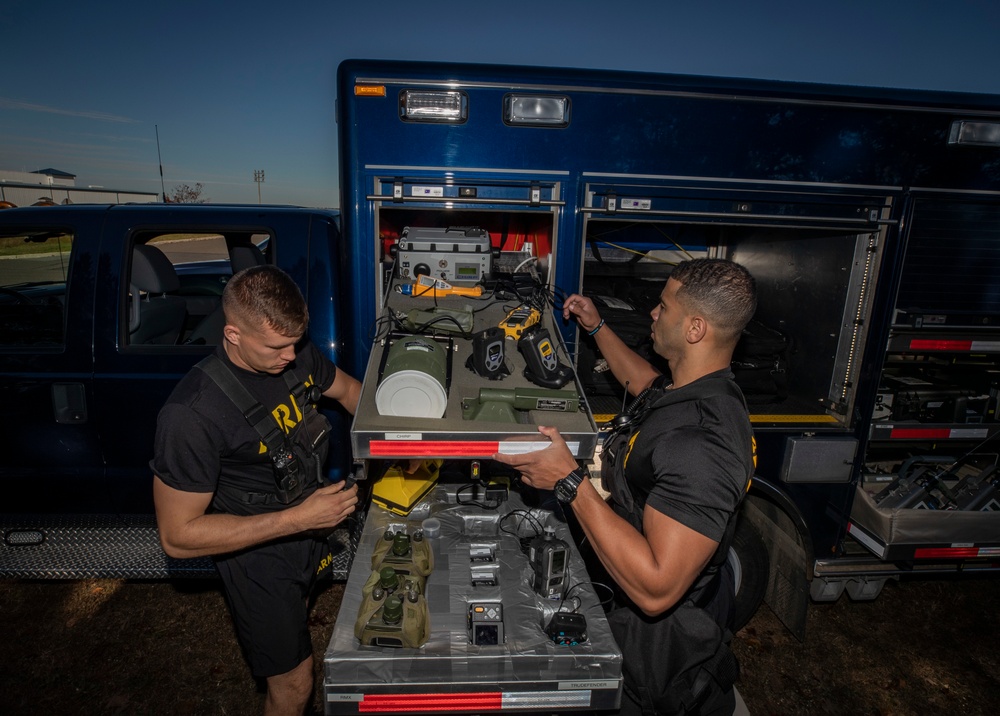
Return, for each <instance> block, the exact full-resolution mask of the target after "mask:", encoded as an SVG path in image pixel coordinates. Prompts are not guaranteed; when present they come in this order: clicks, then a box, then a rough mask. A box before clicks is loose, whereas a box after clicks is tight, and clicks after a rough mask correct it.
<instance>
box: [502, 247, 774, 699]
mask: <svg viewBox="0 0 1000 716" xmlns="http://www.w3.org/2000/svg"><path fill="white" fill-rule="evenodd" d="M755 310H756V288H755V283H754V280H753V277H752V276H751V275H750V274H749V272H748V271H747V270H746V269H745V268H743V267H742V266H740V265H738V264H735V263H733V262H731V261H727V260H723V259H696V260H692V261H685V262H683V263H681V264H679V265H678V266H677V267H676V268H675V269H674V270H673V272H672V273H671V275H670V277H669V278H668V280H667V283H666V285H665V286H664V288H663V291H662V292H661V294H660V301H659V304H658V305H657V306H656V307H655V308H654V309H653V310H652V313H651V315H652V326H651V333H652V339H653V348H654V350H655V351H656V353H657V354H658V355H660V356H662V357H663V358H666V359H667V362H668V364H669V368H670V380H671V381H672V382H671V383H670V384H669V385H667V384H666V383H667V379H666V377H665V376H662V375H660V373H659V371H658V370H657V369H656V368H654V367H653V366H652V365H651V364H650V363H649V362H648V361H646V360H645V359H644V358H642V357H641V356H639V355H638V354H637V353H636V352H634V351H633V350H631V349H630V348H629V347H628V346H626V345H625V344H624V343H623V342H622V341H621V339H619V338H618V336H616V335H615V334H614V332H613V331H612V330H611V329H610V328H609V327H608V326H606V325H605V323H604V321H603V320H602V319H601V317H600V315H599V313H598V311H597V309H596V308H595V306H594V304H593V302H592V301H591V300H590V299H588V298H586V297H584V296H581V295H576V294H574V295H571V296H569V297H568V298H567V299H566V301H565V303H564V305H563V317H564V318H566V319H568V318H569V317H570V316H572V317H574V318H575V319H576V320H577V322H578V324H579V325H580V327H581V328H582V329H583V330H584V331H586V332H587V333H588V334H589V335H591V336H593V337H594V339H595V340H596V342H597V346H598V348H599V349H600V352H601V354H602V355H603V356H604V357H605V358H606V359H607V361H608V365H609V367H610V368H611V371H612V373H613V374H614V376H615V378H616V379H617V380H618V381H619V382H620V383H621V384H623V385H624V386H625V387H626V388H627V389H628V391H629V392H630V393H632V394H633V395H635V396H638V397H637V400H636V401H635V403H636V405H634V406H633V409H632V410H631V411H629V412H630V414H629V415H628V416H627V417H626V418H623V419H622V420H621V421H620V423H621V429H619V430H617V431H615V433H614V434H613V436H611V437H609V438H606V439H605V442H604V447H603V452H602V479H604V480H605V484H606V485H607V486H608V487H609V489H610V492H611V500H610V503H608V502H605V501H604V498H603V497H602V496H601V495H600V493H599V492H598V491H597V490H596V489H595V488H594V486H593V485H592V484H591V483H590V482H589V481H588V480H584V479H582V478H581V477H580V475H579V473H578V472H577V464H576V461H575V460H574V458H573V455H572V454H571V453H570V451H569V449H568V448H567V447H566V443H565V441H564V440H563V439H562V437H561V436H560V435H559V432H558V430H556V429H555V428H551V427H539V432H541V433H542V434H543V435H545V436H547V437H548V438H550V440H551V443H552V444H551V445H550V446H549V447H547V448H545V449H544V450H540V451H537V452H531V453H527V454H524V455H502V454H497V455H494V459H495V460H498V461H500V462H504V463H506V464H508V465H511V466H512V467H514V468H515V469H517V470H518V471H519V472H520V473H521V479H522V480H524V482H526V483H528V484H529V485H531V486H533V487H536V488H540V489H554V490H555V494H556V497H557V498H558V499H559V500H560V501H561V502H562V503H563V504H564V505H569V506H570V507H571V508H572V511H573V514H574V516H575V518H576V520H577V521H578V523H579V525H580V527H581V529H582V530H583V533H584V534H585V535H586V537H587V540H588V542H589V546H590V548H591V549H592V550H593V552H594V554H595V555H596V557H597V558H598V559H599V560H600V562H601V565H602V566H603V567H604V568H605V569H606V570H607V572H608V574H609V576H610V577H611V578H612V579H613V580H614V582H615V585H616V587H617V590H618V596H619V599H618V601H617V603H618V604H619V605H620V608H618V609H616V610H614V611H612V612H611V613H610V614H609V622H610V624H611V627H612V631H613V633H614V634H615V637H616V640H617V641H618V644H619V646H620V647H621V648H622V652H623V656H624V663H623V674H624V679H625V694H624V696H623V699H622V710H621V713H623V714H626V713H627V714H633V713H635V714H638V713H664V714H667V713H669V714H674V713H713V714H715V713H718V714H722V713H733V711H734V706H735V705H736V704H737V701H736V698H735V693H734V690H733V688H732V683H733V681H734V680H735V678H736V673H737V667H736V664H735V659H734V657H732V656H731V653H730V652H729V650H728V648H727V647H726V645H725V643H724V630H725V628H726V626H727V625H726V623H725V622H726V617H727V614H726V612H727V611H728V609H727V608H726V606H727V605H726V604H725V603H724V600H725V597H726V596H727V595H729V596H730V597H731V594H732V585H731V584H728V585H723V584H721V583H722V582H723V581H725V580H723V579H722V577H721V576H720V574H721V572H722V569H721V568H722V563H724V561H725V551H726V550H725V543H726V540H727V537H728V536H730V535H731V530H732V526H733V525H734V519H733V516H734V514H735V512H736V509H737V507H738V505H739V503H740V500H741V498H742V497H743V495H744V493H745V491H746V489H747V487H748V486H749V480H750V477H751V475H752V473H753V468H754V464H753V436H752V433H751V429H750V421H749V417H748V414H747V409H746V403H745V402H744V400H743V396H742V393H741V392H740V390H739V388H738V387H737V386H736V384H735V382H734V381H733V375H732V372H731V371H730V363H731V361H732V353H733V349H734V348H735V346H736V343H737V341H738V340H739V337H740V334H741V332H742V330H743V328H744V327H745V326H746V324H747V322H748V321H749V320H750V318H751V317H752V316H753V313H754V311H755ZM720 545H722V546H720ZM730 581H731V580H730ZM704 665H709V666H708V667H707V668H708V671H706V670H705V669H703V668H702V666H704ZM716 667H718V668H716Z"/></svg>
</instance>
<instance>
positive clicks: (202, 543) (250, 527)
mask: <svg viewBox="0 0 1000 716" xmlns="http://www.w3.org/2000/svg"><path fill="white" fill-rule="evenodd" d="M301 531H302V529H301V528H300V527H299V526H298V525H297V524H296V523H295V521H294V513H293V512H292V510H279V511H277V512H268V513H265V514H261V515H227V514H222V513H213V514H206V515H201V516H199V517H196V518H194V519H192V520H191V521H190V522H187V523H186V524H184V525H183V526H182V527H180V528H178V529H172V530H170V531H169V533H168V532H165V531H164V530H162V529H161V531H160V534H161V541H162V542H163V548H164V551H166V552H167V554H169V555H170V556H171V557H174V558H177V559H187V558H191V557H205V556H210V555H219V554H227V553H229V552H236V551H239V550H241V549H245V548H246V547H252V546H253V545H256V544H260V543H262V542H268V541H270V540H273V539H278V538H280V537H287V536H289V535H292V534H296V533H298V532H301Z"/></svg>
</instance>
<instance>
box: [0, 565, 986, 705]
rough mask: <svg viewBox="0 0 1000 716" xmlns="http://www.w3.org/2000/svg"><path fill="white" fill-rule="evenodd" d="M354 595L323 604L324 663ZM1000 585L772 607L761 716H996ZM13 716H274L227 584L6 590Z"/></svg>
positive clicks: (758, 692) (0, 682)
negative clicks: (797, 623) (266, 708)
mask: <svg viewBox="0 0 1000 716" xmlns="http://www.w3.org/2000/svg"><path fill="white" fill-rule="evenodd" d="M342 595H343V585H342V584H336V585H331V586H328V587H327V588H326V589H324V590H323V591H322V592H321V593H320V594H319V595H318V597H317V600H316V606H315V608H314V610H313V612H312V614H313V616H312V623H311V629H312V634H313V646H314V650H315V653H316V655H317V668H316V673H317V704H319V703H321V700H320V699H319V698H318V697H319V695H320V694H321V683H322V672H321V663H320V662H321V660H322V654H323V651H324V650H325V648H326V645H327V642H328V641H329V638H330V633H331V630H332V628H333V624H334V621H335V619H336V615H337V610H338V609H339V606H340V600H341V597H342ZM998 607H1000V580H996V579H980V580H973V579H967V580H960V581H954V580H935V581H920V582H904V583H900V584H897V583H890V584H888V585H887V586H886V588H885V590H884V591H883V593H882V595H881V596H880V597H879V598H878V599H877V600H875V601H874V602H851V601H849V600H848V599H847V598H846V597H844V598H842V599H841V600H840V601H839V602H837V603H835V604H814V605H811V606H810V607H809V622H808V626H807V634H806V639H805V641H803V642H799V641H797V640H796V639H795V638H794V637H793V636H791V634H789V633H788V632H787V631H786V630H785V629H784V627H783V626H781V624H780V623H779V622H778V620H777V619H776V618H775V617H774V615H773V614H772V613H771V612H770V610H769V609H767V608H766V607H764V608H762V609H761V610H760V612H758V614H757V615H756V616H755V617H754V619H753V620H752V621H751V622H750V624H748V625H747V626H746V627H745V628H744V629H743V630H742V631H741V632H740V633H739V634H737V636H736V639H735V650H736V653H737V655H738V656H739V658H740V663H741V668H742V674H743V675H742V678H741V681H740V683H739V689H740V692H741V693H742V694H743V696H744V699H745V700H746V702H747V705H748V707H749V709H750V712H751V713H752V714H755V715H756V716H760V715H762V714H789V715H795V716H798V715H800V714H851V716H863V715H865V714H878V715H879V716H902V715H904V714H914V715H921V716H922V715H924V714H955V713H960V714H984V715H985V714H991V715H992V714H995V713H997V710H998V709H1000V649H998V647H997V645H998V639H1000V626H998V618H997V609H998ZM0 693H2V694H3V706H2V709H3V712H4V713H6V714H11V715H21V714H24V715H26V716H27V715H31V716H35V715H36V714H74V715H80V716H87V715H89V714H94V715H95V716H96V715H98V714H99V715H101V716H108V715H113V714H130V715H137V714H178V715H185V714H227V715H230V714H231V715H233V716H236V715H239V714H258V713H260V708H261V702H262V693H261V691H260V690H259V688H258V685H257V684H256V683H255V681H254V679H253V678H252V677H251V676H250V673H249V671H248V669H247V667H246V665H245V664H244V662H243V659H242V656H241V655H240V651H239V647H238V646H237V644H236V640H235V638H234V636H233V631H232V627H231V625H230V623H229V616H228V613H227V611H226V607H225V603H224V601H223V598H222V596H221V594H220V592H219V591H218V588H217V584H216V583H214V582H211V581H205V582H174V583H165V582H160V583H145V582H128V581H122V580H81V581H71V582H29V581H7V582H0Z"/></svg>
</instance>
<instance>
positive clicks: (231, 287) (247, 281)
mask: <svg viewBox="0 0 1000 716" xmlns="http://www.w3.org/2000/svg"><path fill="white" fill-rule="evenodd" d="M222 311H223V313H225V314H226V322H227V323H232V324H235V325H237V326H239V327H240V328H255V327H258V326H261V325H263V324H267V325H269V326H270V327H271V328H272V329H273V330H275V331H277V332H278V333H280V334H281V335H283V336H290V337H293V336H301V335H303V334H305V332H306V326H307V325H308V324H309V309H308V308H307V307H306V301H305V299H304V298H303V297H302V291H300V290H299V287H298V286H297V285H296V283H295V282H294V281H293V280H292V278H291V276H289V275H288V274H287V273H285V272H284V271H282V270H281V269H280V268H278V267H277V266H272V265H270V264H266V265H264V266H252V267H250V268H247V269H243V270H242V271H240V272H239V273H237V274H236V275H235V276H233V277H232V278H231V279H230V280H229V283H227V284H226V288H225V290H224V291H223V292H222Z"/></svg>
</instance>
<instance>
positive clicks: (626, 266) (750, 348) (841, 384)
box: [578, 180, 891, 430]
mask: <svg viewBox="0 0 1000 716" xmlns="http://www.w3.org/2000/svg"><path fill="white" fill-rule="evenodd" d="M587 196H588V204H589V207H590V211H589V212H588V218H587V221H586V224H585V242H586V253H585V255H584V261H583V271H582V273H583V291H584V293H585V294H587V295H590V296H591V297H592V298H595V300H596V302H597V303H598V306H599V308H600V309H601V310H602V311H603V313H602V315H605V318H606V320H607V321H608V323H609V324H611V325H612V327H613V328H615V329H616V330H618V332H619V335H621V336H622V338H623V339H624V340H625V341H626V343H628V344H630V345H631V346H632V347H633V348H635V349H636V350H638V352H639V353H640V354H642V355H644V356H646V357H647V358H650V359H652V360H653V361H654V363H656V365H657V366H658V367H659V368H660V369H661V370H663V371H664V372H669V368H668V367H667V366H666V364H665V362H663V361H662V360H660V359H659V358H658V357H657V356H655V355H654V354H653V353H652V343H651V339H650V336H649V331H650V326H651V323H652V319H651V318H650V316H649V312H650V310H651V309H652V308H653V307H654V306H655V305H656V303H657V302H658V300H659V294H660V291H661V290H662V288H663V285H664V282H665V281H666V279H667V278H668V277H669V275H670V271H671V269H672V267H673V265H674V264H676V263H677V262H679V261H683V260H685V259H688V258H696V257H704V256H710V257H720V258H729V259H732V260H734V261H737V262H739V263H741V264H743V265H744V266H746V267H747V268H748V269H749V270H750V272H751V273H752V274H753V276H754V277H755V279H756V281H757V290H758V308H757V313H756V315H755V316H754V321H753V323H752V324H751V326H749V327H748V329H747V331H745V332H744V338H743V339H742V340H741V344H740V346H738V347H737V350H736V353H735V355H734V362H733V369H734V373H735V374H736V379H737V383H739V384H740V386H741V388H742V389H743V391H744V394H745V395H746V397H747V402H748V404H749V406H750V410H751V414H752V416H751V417H752V420H753V423H754V428H755V430H760V429H761V428H766V427H767V426H772V425H781V426H783V427H786V428H787V427H788V426H789V425H795V424H799V425H802V426H815V427H816V429H823V430H843V429H845V428H850V427H851V426H852V424H853V420H854V418H853V415H852V414H853V406H854V402H855V393H854V389H855V387H856V385H857V374H858V371H859V367H860V351H861V347H862V346H864V343H865V338H866V336H867V331H868V326H869V323H870V321H869V317H870V313H871V300H872V299H871V287H872V285H873V276H874V275H875V274H876V273H877V271H878V269H879V263H880V261H881V249H882V245H883V241H882V235H883V232H884V230H885V225H886V224H887V223H889V222H887V221H885V220H884V217H885V216H887V215H888V212H889V207H890V204H891V202H890V199H889V198H888V197H886V196H884V195H883V196H878V195H875V196H866V195H861V194H848V193H845V194H841V195H830V194H825V195H823V196H819V195H810V194H806V193H793V192H791V191H789V190H788V189H787V188H779V187H775V186H770V187H768V186H764V185H762V186H759V187H757V188H755V189H754V190H749V189H747V188H743V187H738V188H737V187H725V186H714V187H711V189H707V188H696V187H692V186H680V185H668V184H659V185H657V184H652V183H638V182H637V183H634V184H624V182H623V180H618V181H616V183H615V184H591V185H589V186H588V192H587ZM619 321H620V324H619ZM579 340H580V345H579V355H580V358H579V361H580V362H579V364H578V371H579V377H580V380H581V382H582V383H583V384H584V386H585V388H586V390H587V392H588V397H589V400H590V402H591V405H592V407H593V409H594V412H595V414H597V415H598V421H599V422H600V420H602V419H604V416H605V415H606V414H612V415H613V414H614V413H615V412H617V410H618V409H619V408H620V405H621V402H622V390H621V388H620V387H619V386H617V385H616V384H614V383H613V381H608V380H607V379H602V377H601V376H600V375H599V371H600V368H601V364H600V356H598V355H596V354H595V348H594V344H593V342H592V341H591V340H590V339H588V338H587V337H586V336H580V338H579ZM595 368H597V370H596V371H595Z"/></svg>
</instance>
